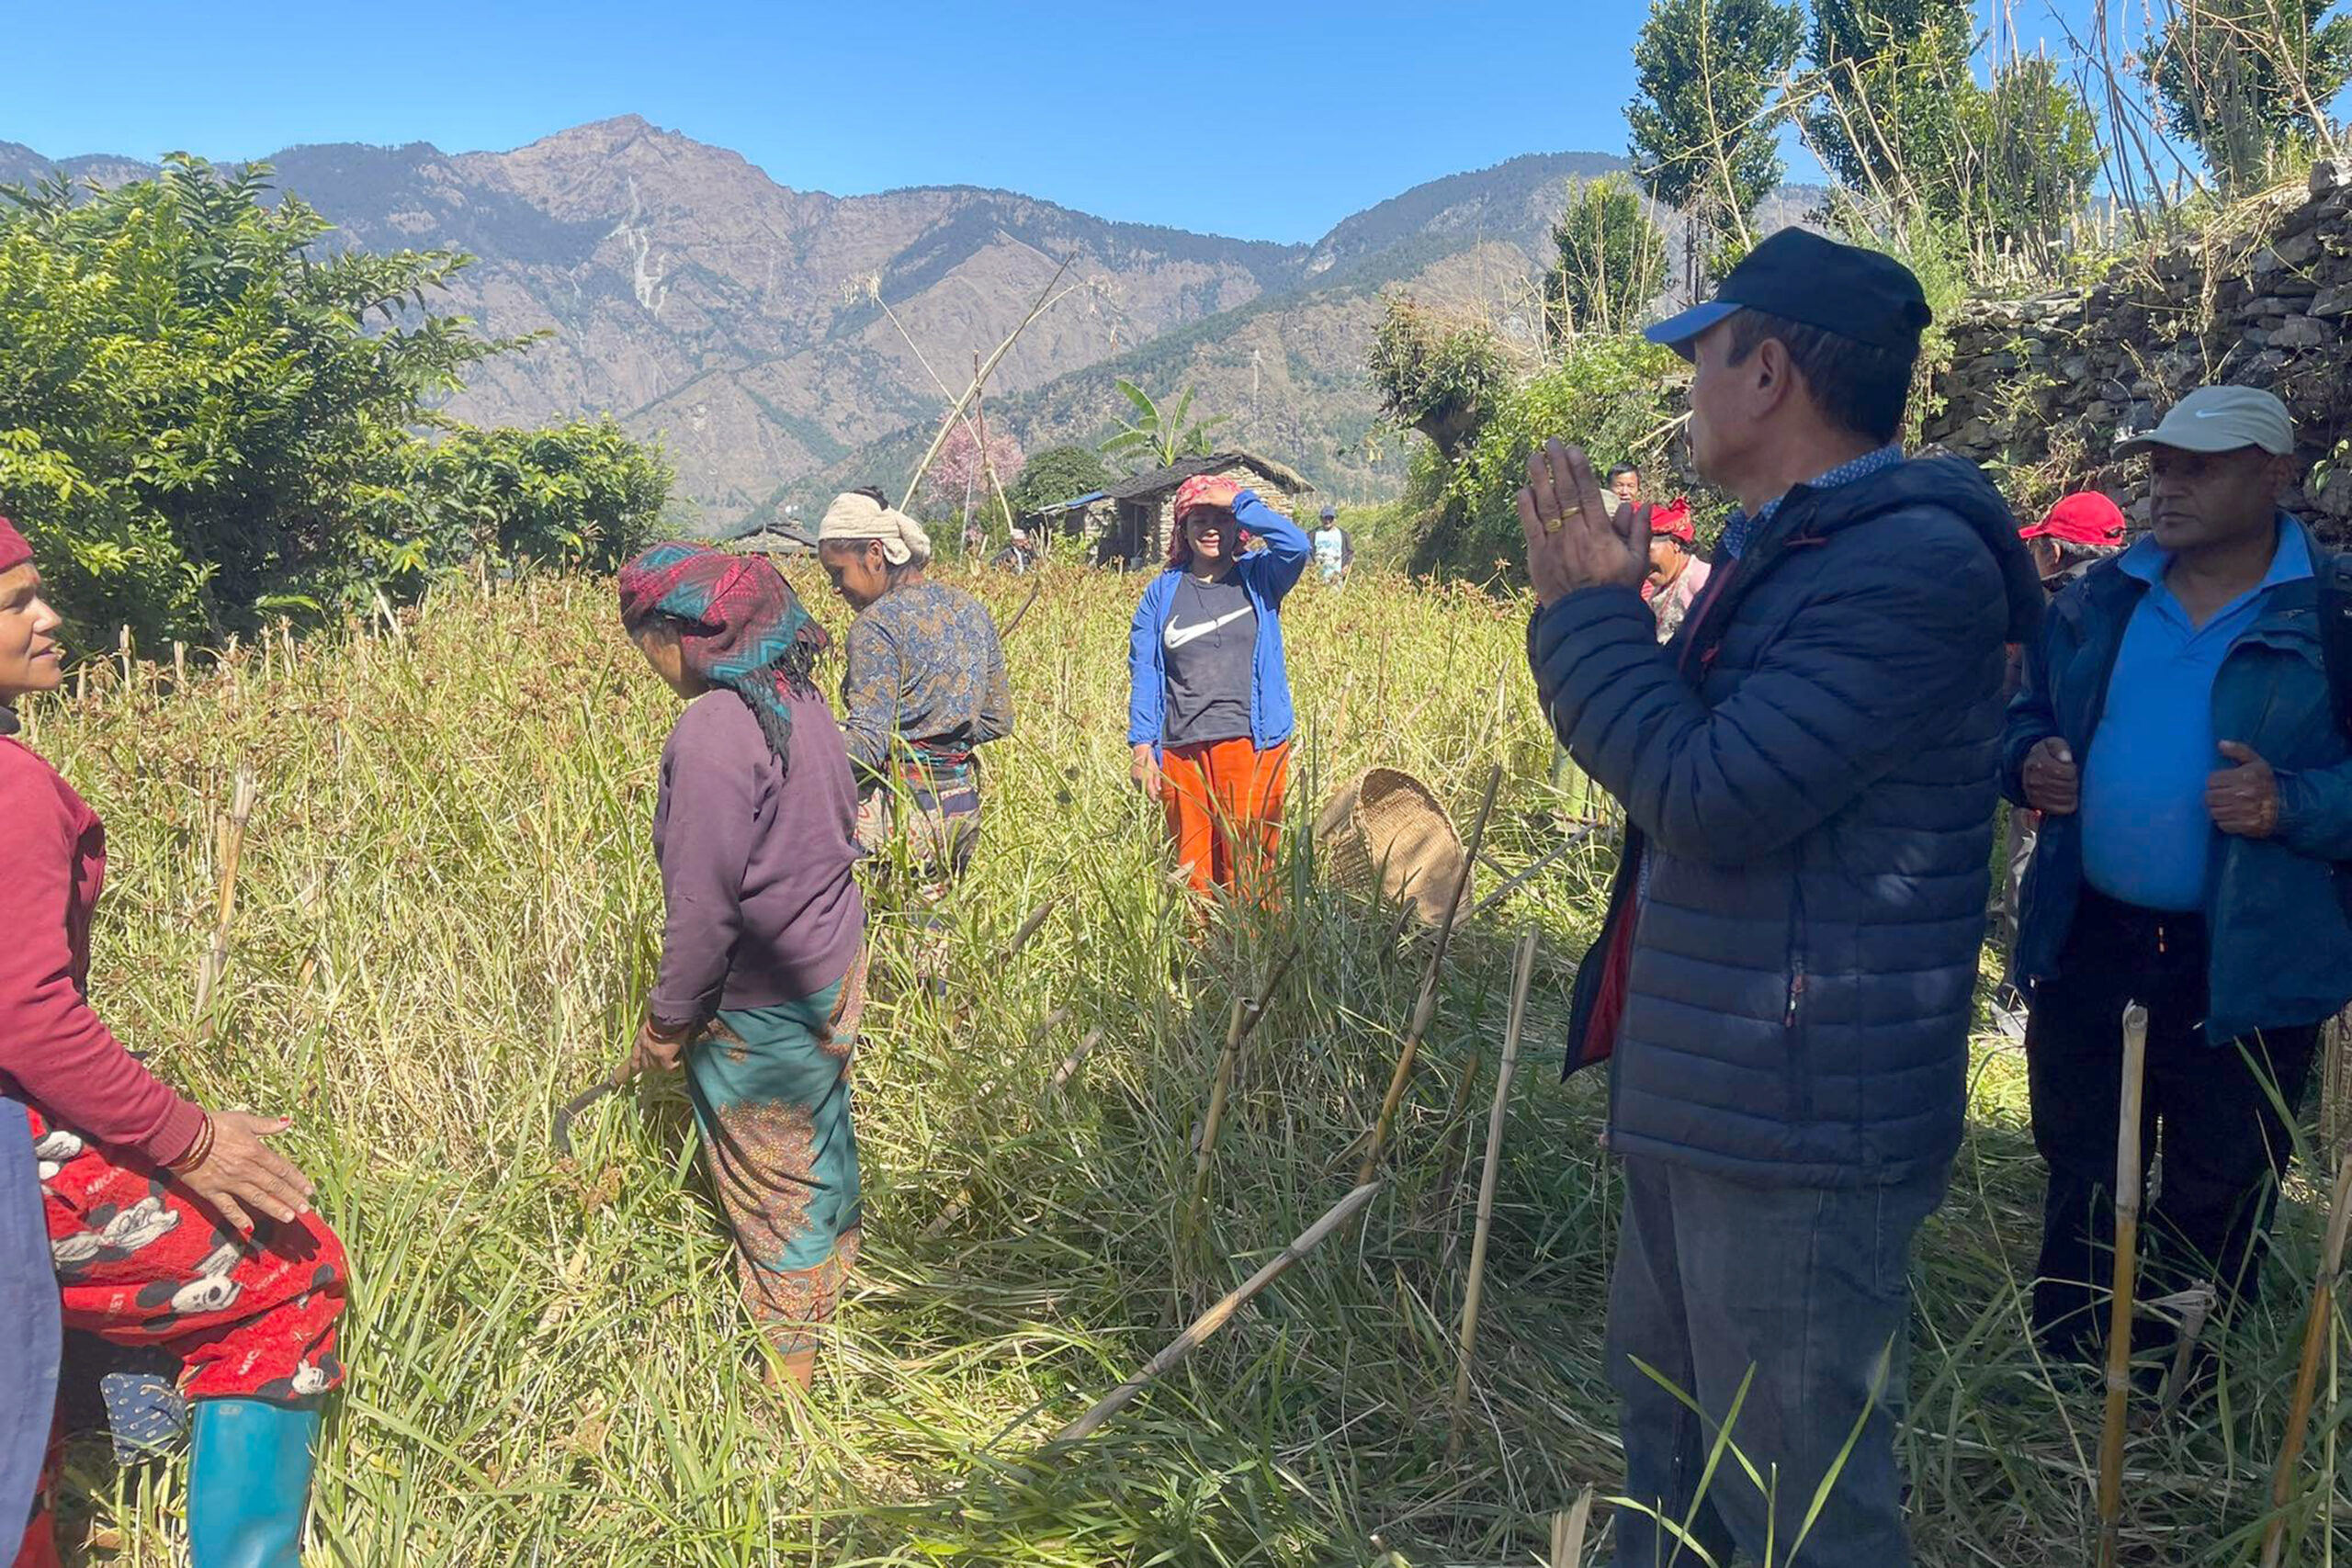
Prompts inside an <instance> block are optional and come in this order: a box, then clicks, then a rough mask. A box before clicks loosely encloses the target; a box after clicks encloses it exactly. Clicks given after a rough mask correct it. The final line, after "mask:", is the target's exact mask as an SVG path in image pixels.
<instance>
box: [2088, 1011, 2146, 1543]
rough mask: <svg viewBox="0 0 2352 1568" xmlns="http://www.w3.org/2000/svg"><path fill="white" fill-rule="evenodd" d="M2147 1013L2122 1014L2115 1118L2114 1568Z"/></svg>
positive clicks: (2110, 1330) (2103, 1539)
mask: <svg viewBox="0 0 2352 1568" xmlns="http://www.w3.org/2000/svg"><path fill="white" fill-rule="evenodd" d="M2147 1056H2148V1010H2147V1009H2146V1008H2143V1007H2142V1006H2141V1005H2140V1004H2139V1003H2138V1002H2133V1003H2132V1004H2131V1006H2130V1007H2127V1008H2125V1009H2124V1010H2123V1094H2122V1104H2121V1107H2120V1109H2119V1110H2118V1111H2117V1112H2116V1118H2115V1291H2114V1294H2113V1296H2112V1298H2111V1299H2110V1301H2109V1307H2108V1319H2107V1420H2106V1424H2105V1425H2104V1426H2103V1427H2101V1429H2100V1432H2099V1441H2098V1565H2099V1568H2115V1558H2116V1549H2117V1546H2118V1542H2119V1531H2120V1528H2121V1522H2122V1515H2123V1417H2124V1411H2125V1407H2126V1405H2127V1404H2128V1403H2129V1401H2130V1399H2131V1292H2132V1285H2133V1283H2134V1281H2135V1279H2136V1277H2137V1267H2138V1260H2139V1251H2140V1089H2141V1080H2142V1077H2143V1068H2144V1067H2145V1066H2146V1063H2147Z"/></svg>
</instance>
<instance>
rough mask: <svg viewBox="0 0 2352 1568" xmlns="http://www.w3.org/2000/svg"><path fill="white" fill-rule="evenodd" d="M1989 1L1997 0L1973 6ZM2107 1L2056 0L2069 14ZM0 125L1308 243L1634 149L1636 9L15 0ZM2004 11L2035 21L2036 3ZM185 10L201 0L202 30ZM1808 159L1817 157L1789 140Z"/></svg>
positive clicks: (1591, 0)
mask: <svg viewBox="0 0 2352 1568" xmlns="http://www.w3.org/2000/svg"><path fill="white" fill-rule="evenodd" d="M1987 3H1988V4H1989V3H1995V0H1987ZM2089 3H2090V0H2055V4H2056V6H2057V7H2058V9H2060V10H2062V11H2064V12H2066V13H2068V14H2070V15H2075V16H2079V15H2081V14H2084V13H2086V12H2087V10H2088V8H2089ZM10 9H11V10H12V11H13V12H14V15H13V16H12V17H11V18H10V22H9V26H8V32H7V50H8V53H9V55H10V67H11V68H10V71H9V85H8V90H7V92H6V95H5V96H0V140H6V141H20V142H23V143H26V144H27V145H28V146H31V147H33V148H35V149H37V150H39V151H40V152H44V153H47V154H50V155H51V156H63V155H66V154H70V153H75V152H122V153H129V154H132V155H136V156H141V157H147V158H153V157H154V156H156V155H158V154H160V153H162V152H167V151H173V150H186V151H188V152H198V153H202V154H205V155H207V156H210V157H215V158H221V159H242V158H252V157H259V156H263V155H266V154H267V153H269V152H274V151H276V150H277V148H280V147H283V146H287V145H288V144H291V143H297V142H305V141H371V142H385V143H397V142H404V141H430V142H433V143H435V145H437V146H439V147H441V148H442V149H444V150H445V151H448V152H468V151H475V150H481V149H503V148H508V147H515V146H519V145H521V144H522V143H524V142H526V141H533V140H536V139H537V138H538V137H540V136H543V135H546V134H547V133H548V132H550V131H553V130H560V129H562V128H563V127H566V126H570V125H576V124H578V123H580V122H582V121H583V120H590V119H599V118H605V117H607V116H611V115H617V114H626V113H637V114H641V115H643V116H645V117H646V118H648V119H650V120H652V121H653V122H654V123H656V124H658V125H662V126H664V127H668V128H670V129H673V130H680V131H684V133H686V134H687V135H689V136H693V137H695V138H697V139H698V140H701V141H709V142H714V143H717V144H718V145H721V146H725V147H731V148H733V149H735V150H736V151H738V152H741V153H742V154H743V155H744V156H746V157H747V158H749V159H751V160H752V162H753V163H754V164H758V165H760V166H761V167H762V168H763V169H764V170H766V171H767V173H768V174H769V175H771V176H772V177H774V178H775V179H776V180H777V181H779V182H781V183H782V184H785V185H787V186H796V187H797V188H800V189H814V190H827V191H832V192H835V193H837V194H850V193H854V192H863V191H874V190H882V189H888V188H889V187H891V186H907V185H933V184H972V185H985V186H1004V187H1006V188H1009V189H1013V190H1019V191H1023V192H1026V193H1028V194H1030V195H1033V196H1037V197H1045V198H1046V199H1048V200H1052V201H1057V202H1060V203H1062V204H1064V205H1066V206H1069V207H1074V208H1079V209H1083V210H1085V211H1089V212H1095V213H1099V214H1102V215H1103V216H1104V217H1109V218H1116V219H1125V220H1135V221H1139V222H1156V223H1168V224H1173V225H1175V226H1177V227H1180V228H1186V229H1194V230H1201V231H1213V232H1217V233H1226V234H1237V235H1241V236H1244V237H1247V238H1251V239H1268V240H1282V241H1304V240H1312V239H1314V238H1316V237H1317V236H1318V235H1320V234H1321V233H1322V232H1323V231H1326V230H1327V229H1329V227H1330V226H1331V225H1332V224H1333V223H1334V222H1336V221H1338V220H1340V219H1341V218H1343V217H1345V216H1347V215H1348V214H1349V213H1351V212H1353V211H1356V210H1358V209H1362V208H1363V207H1366V206H1368V205H1370V204H1371V203H1373V202H1374V201H1377V200H1380V199H1381V198H1383V197H1388V196H1393V195H1395V194H1396V193H1397V192H1398V191H1401V190H1404V189H1406V188H1407V187H1408V186H1413V185H1416V184H1419V182H1421V181H1423V180H1427V179H1433V178H1435V177H1437V176H1439V175H1447V174H1453V173H1454V172H1456V171H1458V170H1463V169H1472V168H1480V167H1484V166H1486V165H1487V164H1495V163H1498V162H1500V161H1501V160H1503V159H1505V158H1509V157H1511V156H1513V155H1515V154H1517V153H1521V152H1619V153H1622V152H1623V151H1624V146H1625V126H1624V115H1623V111H1624V106H1625V103H1626V100H1627V99H1628V98H1629V97H1631V96H1632V94H1633V65H1632V60H1631V51H1632V47H1633V40H1634V34H1635V33H1636V31H1638V29H1639V28H1640V26H1641V23H1642V19H1643V18H1644V17H1645V16H1646V15H1647V11H1648V6H1647V4H1646V0H1588V3H1585V4H1575V3H1569V4H1560V3H1558V0H1552V3H1548V4H1546V3H1542V0H1494V3H1491V4H1484V3H1469V0H1422V3H1420V4H1397V3H1393V0H1348V3H1345V4H1326V3H1323V0H1291V3H1283V0H1261V3H1259V4H1255V5H1224V4H1215V5H1212V4H1192V5H1164V4H1163V5H1138V4H1135V3H1133V0H1093V3H1092V4H1082V5H1081V4H1060V3H1057V4H1050V5H1047V4H1038V5H1020V6H1015V5H1004V4H989V3H988V0H967V4H963V5H944V4H938V5H935V4H930V3H923V4H908V3H904V0H895V3H892V0H884V3H877V0H865V3H864V4H849V5H842V4H839V3H835V4H830V5H822V6H819V5H806V4H800V3H797V0H794V3H790V4H786V3H770V4H759V3H757V0H630V3H628V4H620V3H616V0H567V3H565V4H562V5H555V4H547V3H544V0H534V3H531V4H516V3H511V0H473V3H470V4H460V5H458V6H446V7H445V6H435V7H429V8H426V9H424V10H417V9H414V8H405V7H384V6H358V5H354V4H352V3H351V0H308V3H307V4H301V5H294V4H287V3H285V0H241V3H239V4H237V5H234V6H221V7H211V8H204V9H202V10H201V11H200V12H192V11H190V10H189V9H188V8H187V6H185V5H179V6H163V5H156V4H151V3H148V0H135V3H134V0H79V3H78V4H77V3H72V0H17V5H15V6H11V7H10ZM2010 9H2012V10H2013V12H2014V14H2015V16H2016V17H2017V31H2018V34H2019V35H2020V36H2021V37H2022V38H2023V39H2026V40H2028V41H2030V40H2031V39H2034V38H2035V37H2037V36H2040V35H2042V34H2049V35H2050V36H2052V37H2053V38H2055V37H2056V36H2058V35H2057V28H2055V26H2054V25H2053V24H2052V22H2051V21H2050V19H2049V18H2050V15H2051V12H2050V9H2049V6H2048V5H2047V4H2032V5H2028V4H2018V5H2016V6H2014V7H2011V8H2010ZM199 17H201V20H199V19H198V18H199ZM1792 175H1793V176H1794V177H1797V178H1814V177H1818V171H1817V169H1816V168H1815V166H1814V165H1813V164H1811V162H1810V160H1809V159H1807V158H1805V157H1804V154H1803V153H1802V152H1801V151H1800V152H1796V153H1795V154H1794V156H1792Z"/></svg>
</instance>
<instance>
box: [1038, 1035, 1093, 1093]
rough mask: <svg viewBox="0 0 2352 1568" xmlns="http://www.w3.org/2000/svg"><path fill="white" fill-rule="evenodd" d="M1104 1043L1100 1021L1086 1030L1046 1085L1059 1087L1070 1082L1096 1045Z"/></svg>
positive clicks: (1053, 1087) (1049, 1087)
mask: <svg viewBox="0 0 2352 1568" xmlns="http://www.w3.org/2000/svg"><path fill="white" fill-rule="evenodd" d="M1101 1043H1103V1026H1102V1025H1101V1024H1099V1023H1098V1024H1096V1025H1095V1026H1094V1027H1093V1028H1091V1029H1090V1030H1088V1031H1087V1032H1086V1034H1085V1036H1084V1038H1082V1039H1080V1041H1079V1043H1078V1044H1077V1046H1076V1047H1075V1048H1074V1049H1073V1050H1072V1051H1071V1052H1070V1054H1069V1055H1067V1056H1064V1057H1063V1058H1062V1065H1061V1066H1058V1067H1056V1068H1055V1069H1054V1076H1053V1077H1052V1078H1051V1079H1049V1080H1047V1082H1046V1088H1047V1089H1059V1088H1061V1087H1062V1086H1063V1085H1064V1084H1066V1083H1068V1082H1069V1080H1070V1079H1071V1078H1072V1077H1076V1076H1077V1074H1078V1069H1079V1068H1080V1066H1083V1065H1084V1064H1085V1062H1086V1058H1087V1057H1088V1055H1091V1053H1092V1052H1093V1050H1094V1047H1095V1046H1097V1045H1099V1044H1101Z"/></svg>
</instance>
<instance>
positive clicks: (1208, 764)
mask: <svg viewBox="0 0 2352 1568" xmlns="http://www.w3.org/2000/svg"><path fill="white" fill-rule="evenodd" d="M1175 510H1176V518H1175V523H1176V529H1175V538H1174V539H1173V541H1171V543H1170V547H1169V552H1168V570H1165V571H1163V572H1161V573H1160V574H1159V576H1158V577H1156V578H1154V579H1153V580H1152V582H1151V586H1150V587H1148V588H1147V589H1145V590H1144V593H1143V603H1142V604H1139V605H1137V606H1136V618H1135V626H1134V628H1133V630H1132V632H1131V633H1130V635H1129V637H1128V653H1127V678H1128V694H1127V744H1128V745H1129V746H1130V747H1132V748H1133V749H1134V761H1133V763H1132V765H1131V768H1130V772H1131V774H1132V776H1133V777H1134V779H1135V781H1136V785H1137V786H1138V787H1140V788H1141V789H1142V790H1143V791H1144V792H1145V793H1146V794H1148V795H1151V796H1152V797H1153V798H1154V799H1156V800H1158V801H1159V802H1160V804H1161V807H1163V809H1164V810H1165V811H1166V813H1167V818H1168V836H1169V838H1170V840H1173V841H1174V843H1175V846H1176V858H1177V860H1178V861H1179V862H1180V863H1182V865H1183V867H1184V869H1185V872H1186V873H1187V874H1188V875H1189V876H1190V878H1191V881H1192V886H1193V892H1195V893H1198V894H1201V895H1204V896H1206V895H1208V894H1209V893H1210V892H1211V891H1213V890H1216V891H1223V892H1226V893H1232V894H1237V895H1238V896H1239V897H1243V898H1246V899H1248V900H1249V901H1250V902H1251V903H1253V904H1257V905H1260V906H1261V907H1262V906H1265V905H1268V904H1271V903H1272V901H1273V896H1274V875H1273V871H1274V844H1275V840H1276V838H1277V836H1278V834H1279V832H1280V829H1281V827H1282V819H1283V788H1284V786H1285V784H1287V782H1288V778H1289V770H1290V739H1291V731H1292V728H1294V726H1293V721H1292V717H1291V705H1290V677H1289V675H1288V674H1287V673H1286V672H1285V671H1284V669H1283V627H1282V603H1283V596H1284V595H1285V594H1287V593H1288V592H1290V591H1291V589H1292V587H1293V586H1294V585H1295V584H1296V583H1297V581H1298V578H1299V573H1300V572H1302V571H1304V570H1306V559H1307V554H1308V548H1307V541H1306V535H1305V534H1304V533H1302V532H1301V531H1300V530H1299V526H1298V525H1297V524H1295V523H1294V522H1292V521H1291V520H1290V519H1289V518H1287V517H1285V516H1283V514H1282V513H1279V512H1276V511H1275V510H1274V509H1273V508H1272V507H1271V506H1268V505H1267V504H1266V503H1265V502H1263V501H1261V500H1260V499H1259V498H1258V492H1257V491H1254V490H1245V489H1243V488H1241V487H1240V486H1239V485H1238V484H1236V483H1235V482H1234V481H1233V480H1231V479H1218V478H1214V477H1212V476H1210V475H1206V474H1199V475H1195V476H1193V478H1192V479H1186V480H1185V481H1184V482H1183V484H1182V486H1181V487H1179V488H1178V490H1177V491H1176V509H1175ZM1245 528H1246V529H1248V530H1249V531H1250V533H1252V534H1255V535H1256V536H1258V537H1259V538H1261V539H1262V540H1264V541H1265V546H1266V547H1265V548H1264V549H1262V550H1258V551H1251V552H1245V551H1243V550H1242V548H1241V539H1242V532H1241V531H1242V530H1243V529H1245Z"/></svg>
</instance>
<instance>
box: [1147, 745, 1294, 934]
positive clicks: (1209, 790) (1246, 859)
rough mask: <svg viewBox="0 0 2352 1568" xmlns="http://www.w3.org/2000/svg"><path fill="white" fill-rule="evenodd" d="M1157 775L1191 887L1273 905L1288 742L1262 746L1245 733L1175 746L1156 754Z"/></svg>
mask: <svg viewBox="0 0 2352 1568" xmlns="http://www.w3.org/2000/svg"><path fill="white" fill-rule="evenodd" d="M1159 779H1160V786H1159V803H1160V807H1161V809H1163V810H1164V811H1166V813H1167V814H1168V836H1169V838H1170V839H1171V840H1174V842H1175V845H1176V859H1177V861H1178V862H1179V863H1181V864H1182V866H1183V867H1184V871H1185V873H1186V874H1187V875H1188V876H1189V877H1190V878H1191V880H1192V884H1193V892H1195V893H1198V894H1202V895H1204V896H1205V895H1207V894H1208V893H1210V892H1212V891H1215V890H1222V891H1224V892H1227V893H1230V894H1233V895H1235V896H1237V897H1241V898H1245V899H1247V900H1249V901H1250V903H1252V904H1255V905H1257V906H1258V907H1259V908H1271V907H1272V905H1273V903H1274V902H1275V897H1274V895H1275V887H1274V845H1275V842H1276V840H1278V839H1279V837H1280V836H1281V833H1282V825H1283V790H1284V788H1285V787H1287V785H1288V784H1289V783H1290V742H1289V741H1287V740H1285V741H1283V743H1282V744H1281V745H1279V746H1275V747H1272V748H1271V749H1270V750H1264V751H1261V750H1258V748H1257V747H1256V746H1255V745H1253V744H1252V743H1251V742H1250V738H1249V737H1248V736H1246V735H1245V736H1242V737H1241V738H1240V739H1237V740H1212V741H1209V742H1207V743H1206V744H1204V745H1199V746H1170V747H1168V748H1166V749H1165V750H1162V751H1161V752H1160V754H1159Z"/></svg>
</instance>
